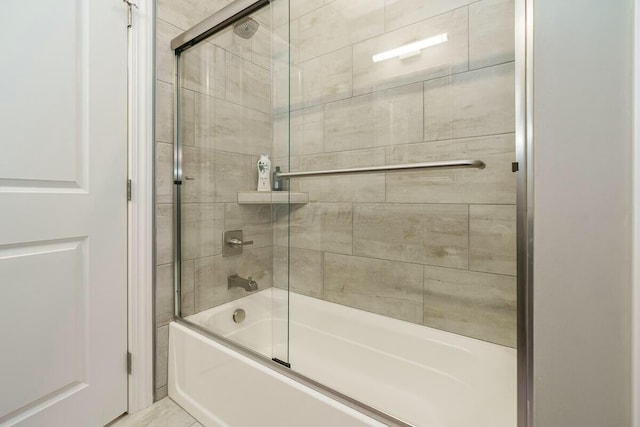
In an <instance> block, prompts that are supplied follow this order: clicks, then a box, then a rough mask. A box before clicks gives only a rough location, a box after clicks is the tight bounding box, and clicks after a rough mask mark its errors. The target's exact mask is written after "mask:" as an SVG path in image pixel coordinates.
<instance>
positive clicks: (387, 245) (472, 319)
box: [274, 0, 516, 427]
mask: <svg viewBox="0 0 640 427" xmlns="http://www.w3.org/2000/svg"><path fill="white" fill-rule="evenodd" d="M274 10H275V9H274ZM280 18H281V21H282V24H281V25H282V26H283V27H285V28H286V29H287V30H288V31H290V41H291V46H290V51H291V56H290V63H289V65H290V68H289V70H288V73H289V75H288V78H289V84H290V102H289V111H286V112H283V113H282V114H280V115H278V114H276V115H275V116H274V120H275V121H274V142H275V143H276V144H278V141H279V140H281V141H287V142H288V146H287V148H288V153H287V154H289V157H290V165H291V171H293V172H301V173H306V172H310V171H312V172H318V173H316V174H314V175H311V176H309V175H306V176H305V175H295V176H291V178H290V185H291V189H292V192H293V191H295V192H297V193H300V194H301V195H303V197H306V198H307V199H308V203H302V204H296V205H294V204H291V206H290V211H288V212H284V213H283V214H282V215H277V216H276V224H277V225H276V226H277V227H278V226H279V227H281V228H286V230H287V233H286V235H283V237H282V239H283V240H284V239H285V238H286V239H287V240H288V242H289V246H290V258H289V278H290V290H291V293H290V318H291V322H290V362H291V366H292V369H293V370H295V371H297V372H299V373H301V374H303V375H305V376H307V377H309V378H312V379H313V380H315V381H318V382H319V383H321V384H324V385H326V386H328V387H329V388H331V389H334V390H337V391H339V392H341V393H343V394H345V395H347V396H349V397H350V398H353V399H355V400H357V401H360V402H361V403H363V404H365V405H368V406H369V407H371V408H374V409H377V410H379V411H382V412H385V413H387V414H389V415H391V416H393V417H396V418H398V419H400V420H404V421H406V422H408V423H411V424H413V425H453V426H466V425H475V426H491V427H496V426H505V427H506V426H509V427H511V426H513V425H515V414H516V363H515V346H516V175H515V173H513V171H512V162H514V161H515V112H514V110H515V78H514V44H515V37H514V22H515V17H514V4H513V1H512V0H480V1H476V0H474V1H471V0H468V1H465V0H463V1H451V2H441V1H432V0H427V1H413V0H391V1H383V0H380V1H377V0H376V1H371V0H335V1H331V2H326V1H325V2H309V1H304V0H291V2H290V8H289V10H287V11H286V14H284V13H282V14H281V15H280ZM278 120H282V123H283V124H282V125H281V126H279V125H278ZM280 128H286V129H285V130H286V131H283V133H282V135H283V136H282V137H279V136H278V129H280ZM287 132H288V133H287ZM425 162H426V163H432V164H433V163H434V162H436V163H437V162H446V163H450V162H462V164H463V165H467V166H471V167H469V168H467V167H464V168H459V167H455V168H452V167H442V168H423V169H410V170H401V171H394V172H390V171H384V170H381V169H384V168H387V167H402V168H404V167H406V165H412V164H415V163H425ZM474 162H482V163H483V164H484V166H485V167H484V168H478V167H476V166H479V165H480V164H479V163H474ZM403 165H404V166H403ZM458 165H460V164H458ZM359 168H367V169H369V170H368V171H367V172H366V173H362V172H363V171H357V172H360V173H358V174H337V173H335V171H344V170H351V171H353V170H354V169H359ZM326 171H334V172H332V173H324V172H326ZM451 402H456V405H455V407H452V406H451Z"/></svg>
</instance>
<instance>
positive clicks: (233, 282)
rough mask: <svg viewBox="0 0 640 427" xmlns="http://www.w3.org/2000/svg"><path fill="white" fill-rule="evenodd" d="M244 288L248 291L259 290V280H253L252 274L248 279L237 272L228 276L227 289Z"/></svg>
mask: <svg viewBox="0 0 640 427" xmlns="http://www.w3.org/2000/svg"><path fill="white" fill-rule="evenodd" d="M232 288H242V289H244V290H245V291H247V292H255V291H257V290H258V282H256V281H255V280H253V278H252V277H251V276H249V278H248V279H245V278H244V277H240V276H238V275H237V274H234V275H232V276H228V277H227V289H232Z"/></svg>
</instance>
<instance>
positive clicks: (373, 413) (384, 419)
mask: <svg viewBox="0 0 640 427" xmlns="http://www.w3.org/2000/svg"><path fill="white" fill-rule="evenodd" d="M175 322H176V323H179V324H180V325H183V326H185V327H187V328H189V329H191V330H193V331H195V332H198V333H200V334H202V335H204V336H205V337H207V338H209V339H211V340H213V341H215V342H216V343H218V344H220V345H223V346H225V347H227V348H229V349H231V350H233V351H237V352H238V353H240V354H241V355H243V356H245V357H248V358H249V359H251V360H253V361H254V362H257V363H260V364H261V365H263V366H266V367H268V368H271V369H273V370H274V371H276V372H278V373H280V374H282V375H284V376H286V377H287V378H291V379H293V380H295V381H297V382H299V383H301V384H303V385H305V386H307V387H309V388H310V389H312V390H315V391H317V392H319V393H322V394H324V395H325V396H328V397H330V398H332V399H334V400H337V401H338V402H340V403H342V404H343V405H345V406H348V407H349V408H351V409H354V410H356V411H358V412H361V413H363V414H365V415H366V416H368V417H370V418H373V419H374V420H376V421H379V422H381V423H383V424H385V425H388V426H391V427H416V426H415V425H413V424H408V423H406V422H404V421H402V420H399V419H397V418H395V417H394V416H392V415H389V414H387V413H385V412H382V411H380V410H378V409H376V408H373V407H371V406H368V405H366V404H364V403H362V402H360V401H357V400H355V399H353V398H351V397H349V396H347V395H345V394H342V393H340V392H339V391H336V390H334V389H332V388H329V387H327V386H325V385H323V384H321V383H319V382H317V381H315V380H313V379H311V378H309V377H306V376H304V375H302V374H300V373H298V372H296V371H294V370H293V369H290V368H286V367H284V366H283V365H281V364H279V363H277V362H274V361H273V360H271V359H268V358H267V357H265V356H263V355H262V354H260V353H256V352H255V351H253V350H251V349H249V348H247V347H244V346H242V345H240V344H237V343H235V342H233V341H231V340H229V339H227V338H225V337H223V336H220V335H218V334H216V333H214V332H211V331H210V330H208V329H206V328H203V327H202V326H200V325H196V324H195V323H193V322H190V321H188V320H186V319H184V318H182V317H180V318H176V319H175Z"/></svg>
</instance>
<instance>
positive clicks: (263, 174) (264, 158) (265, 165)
mask: <svg viewBox="0 0 640 427" xmlns="http://www.w3.org/2000/svg"><path fill="white" fill-rule="evenodd" d="M258 191H271V160H269V156H268V155H266V154H265V155H261V156H260V160H258Z"/></svg>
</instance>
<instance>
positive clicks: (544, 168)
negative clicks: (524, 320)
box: [534, 0, 633, 427]
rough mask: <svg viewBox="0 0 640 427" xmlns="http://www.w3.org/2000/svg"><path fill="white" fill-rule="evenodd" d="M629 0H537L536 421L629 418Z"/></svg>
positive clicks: (599, 422)
mask: <svg viewBox="0 0 640 427" xmlns="http://www.w3.org/2000/svg"><path fill="white" fill-rule="evenodd" d="M632 37H633V0H615V1H614V0H610V1H602V0H563V1H558V0H535V4H534V45H535V47H534V87H535V88H534V103H535V107H534V119H535V124H534V132H535V134H534V138H535V148H534V158H535V166H534V167H535V206H534V215H535V231H534V233H535V234H534V238H535V249H534V253H535V261H534V262H535V264H534V280H535V284H534V287H535V290H534V299H535V302H534V304H535V309H534V316H535V319H534V322H535V326H534V328H535V329H534V340H535V348H534V371H535V372H534V375H535V381H534V399H535V400H534V415H535V425H536V426H545V427H546V426H562V427H569V426H581V427H585V426H629V425H630V424H631V378H632V377H631V298H632V292H631V290H632V287H631V283H632V278H631V242H632V227H631V220H632V167H631V165H632V163H631V162H632V96H633V81H632V69H633V67H632V66H633V52H632V46H633V38H632Z"/></svg>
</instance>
